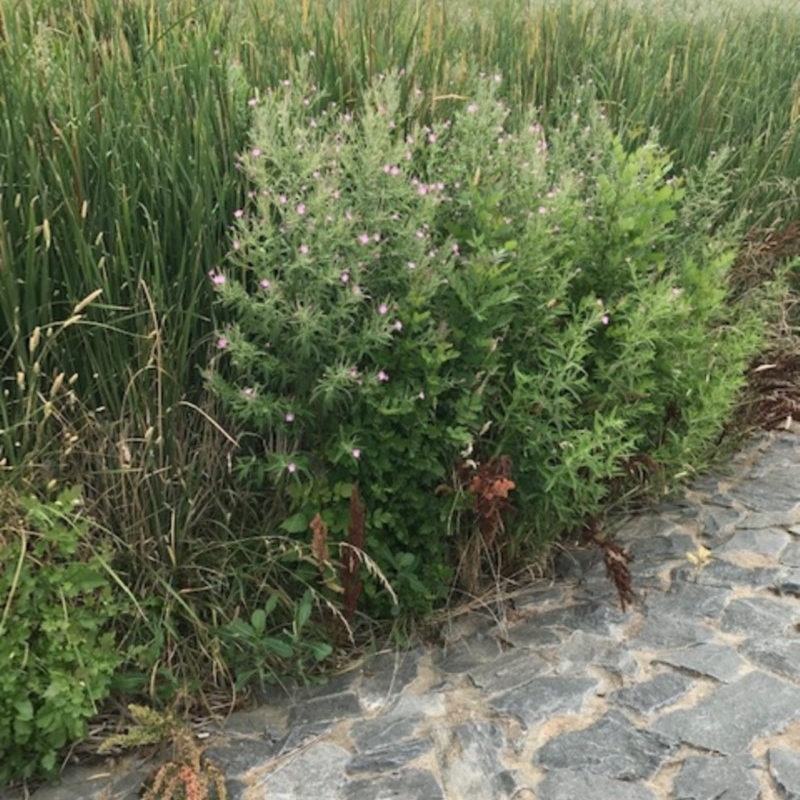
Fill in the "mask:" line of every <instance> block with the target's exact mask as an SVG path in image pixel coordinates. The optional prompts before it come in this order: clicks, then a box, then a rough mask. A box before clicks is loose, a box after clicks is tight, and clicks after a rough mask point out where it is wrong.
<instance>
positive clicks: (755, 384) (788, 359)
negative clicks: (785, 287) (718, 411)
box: [729, 220, 800, 430]
mask: <svg viewBox="0 0 800 800" xmlns="http://www.w3.org/2000/svg"><path fill="white" fill-rule="evenodd" d="M798 257H800V220H795V221H794V222H792V223H790V224H789V225H787V226H785V227H783V228H781V229H778V230H776V229H761V228H756V229H753V230H752V231H750V233H748V235H747V236H746V237H745V240H744V242H743V243H742V246H741V247H740V248H739V253H738V255H737V257H736V261H735V262H734V265H733V268H732V270H731V275H730V285H731V290H732V292H733V294H734V296H742V295H744V294H746V293H747V292H749V291H751V290H752V289H755V288H758V287H760V286H761V285H762V284H763V283H765V282H767V281H770V280H772V278H773V277H774V276H775V273H776V271H777V269H778V268H779V267H780V266H781V265H782V264H783V263H785V262H786V261H787V259H793V258H798ZM791 289H792V291H791V292H790V294H789V296H788V297H786V298H785V299H784V301H783V303H782V304H781V306H780V308H779V311H780V312H781V317H782V322H781V323H780V324H779V325H777V326H776V331H775V332H774V334H773V343H772V345H771V346H770V347H769V349H768V350H767V352H765V353H762V354H761V355H759V357H758V358H756V359H755V360H754V361H753V363H752V364H751V365H750V369H749V370H748V373H747V390H746V391H745V393H744V398H743V401H742V403H741V406H740V408H739V411H738V414H737V416H736V418H735V419H734V421H733V423H732V425H731V426H729V427H730V428H732V429H737V428H740V429H752V428H762V429H765V430H772V429H775V428H779V427H786V426H788V424H790V423H791V422H792V421H793V420H797V419H800V354H798V352H797V346H796V334H797V327H798V311H800V302H799V301H798V299H797V296H796V294H797V289H798V286H796V285H793V286H792V287H791Z"/></svg>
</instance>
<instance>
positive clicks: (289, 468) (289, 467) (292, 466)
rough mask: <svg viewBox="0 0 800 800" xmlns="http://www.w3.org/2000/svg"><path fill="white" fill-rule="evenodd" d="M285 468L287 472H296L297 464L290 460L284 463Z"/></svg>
mask: <svg viewBox="0 0 800 800" xmlns="http://www.w3.org/2000/svg"><path fill="white" fill-rule="evenodd" d="M286 470H287V472H296V471H297V464H295V463H294V461H290V462H289V463H288V464H287V465H286Z"/></svg>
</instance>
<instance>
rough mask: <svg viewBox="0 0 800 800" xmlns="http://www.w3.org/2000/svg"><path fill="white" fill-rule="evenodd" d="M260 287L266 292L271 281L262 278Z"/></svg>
mask: <svg viewBox="0 0 800 800" xmlns="http://www.w3.org/2000/svg"><path fill="white" fill-rule="evenodd" d="M258 285H259V286H260V287H261V288H262V289H264V290H266V289H269V281H268V280H267V279H266V278H262V279H261V280H260V281H259V282H258Z"/></svg>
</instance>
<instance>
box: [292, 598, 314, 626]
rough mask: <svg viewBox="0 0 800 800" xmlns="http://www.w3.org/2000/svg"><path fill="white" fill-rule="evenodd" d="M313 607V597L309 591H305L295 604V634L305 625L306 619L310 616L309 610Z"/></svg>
mask: <svg viewBox="0 0 800 800" xmlns="http://www.w3.org/2000/svg"><path fill="white" fill-rule="evenodd" d="M312 609H313V598H312V597H311V592H306V593H305V594H304V595H303V599H302V600H301V601H300V603H299V604H298V606H297V613H296V615H295V635H297V634H299V633H300V631H301V630H303V628H304V627H305V625H306V623H307V622H308V620H309V619H310V618H311V611H312Z"/></svg>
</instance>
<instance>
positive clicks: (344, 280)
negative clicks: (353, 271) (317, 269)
mask: <svg viewBox="0 0 800 800" xmlns="http://www.w3.org/2000/svg"><path fill="white" fill-rule="evenodd" d="M339 280H340V281H341V282H342V283H348V282H349V280H350V273H349V272H348V271H347V270H345V271H344V272H343V273H342V274H341V275H340V276H339Z"/></svg>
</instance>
